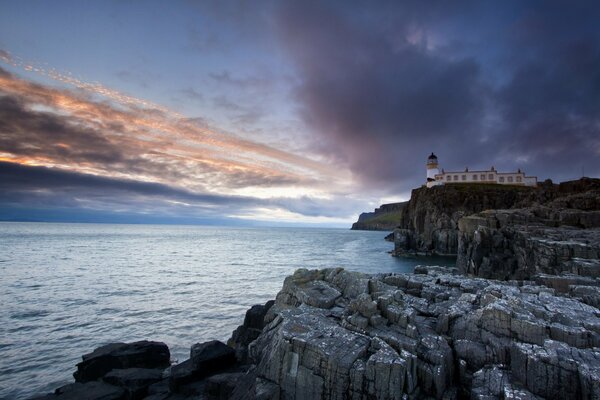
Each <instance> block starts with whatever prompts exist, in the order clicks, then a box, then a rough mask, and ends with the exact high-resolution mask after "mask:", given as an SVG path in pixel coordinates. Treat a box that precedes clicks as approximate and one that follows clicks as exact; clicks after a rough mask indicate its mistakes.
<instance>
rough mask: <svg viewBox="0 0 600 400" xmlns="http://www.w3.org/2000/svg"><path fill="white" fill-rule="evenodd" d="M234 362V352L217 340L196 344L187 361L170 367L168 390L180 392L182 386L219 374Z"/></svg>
mask: <svg viewBox="0 0 600 400" xmlns="http://www.w3.org/2000/svg"><path fill="white" fill-rule="evenodd" d="M235 362H236V358H235V350H233V349H232V348H231V347H229V346H227V345H226V344H224V343H222V342H219V341H218V340H212V341H210V342H205V343H196V344H195V345H193V346H192V348H191V350H190V358H189V359H188V360H185V361H183V362H181V363H179V364H177V365H173V366H172V367H171V372H170V376H169V389H170V390H171V391H173V392H177V391H180V390H181V388H182V387H183V386H184V385H188V384H190V383H191V382H195V381H199V380H200V379H202V378H205V377H207V376H211V375H214V374H216V373H218V372H221V371H223V370H225V369H227V368H229V367H232V366H233V365H234V364H235Z"/></svg>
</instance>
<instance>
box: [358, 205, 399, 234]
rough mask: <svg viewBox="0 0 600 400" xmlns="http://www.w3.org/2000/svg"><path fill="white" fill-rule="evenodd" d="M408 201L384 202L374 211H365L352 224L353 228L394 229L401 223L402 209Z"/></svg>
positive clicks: (369, 229) (363, 229)
mask: <svg viewBox="0 0 600 400" xmlns="http://www.w3.org/2000/svg"><path fill="white" fill-rule="evenodd" d="M407 203H408V202H407V201H405V202H401V203H389V204H382V205H381V206H379V207H378V208H376V209H375V210H374V211H373V212H364V213H362V214H360V215H359V216H358V221H356V222H355V223H353V224H352V228H350V229H352V230H362V231H393V230H394V229H395V228H397V227H398V226H399V224H400V216H401V213H402V209H403V208H404V206H405V205H406V204H407Z"/></svg>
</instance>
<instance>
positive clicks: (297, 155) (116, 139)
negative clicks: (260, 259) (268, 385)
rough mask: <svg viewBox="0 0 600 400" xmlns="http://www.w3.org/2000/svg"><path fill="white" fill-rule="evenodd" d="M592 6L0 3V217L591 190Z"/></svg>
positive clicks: (300, 206) (595, 153)
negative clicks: (514, 179)
mask: <svg viewBox="0 0 600 400" xmlns="http://www.w3.org/2000/svg"><path fill="white" fill-rule="evenodd" d="M598 21H600V3H598V2H595V1H575V2H564V1H551V0H548V1H501V2H491V1H489V2H488V1H453V2H446V1H431V2H423V1H378V2H367V1H310V0H308V1H250V2H249V1H169V2H164V1H155V2H153V1H134V0H130V1H126V0H123V1H115V0H107V1H90V2H81V1H52V2H49V1H33V0H32V1H16V0H15V1H10V0H9V1H2V2H0V220H32V221H78V222H134V223H144V222H147V223H193V224H195V223H197V224H216V225H239V224H248V225H282V226H283V225H319V226H340V227H344V226H345V227H348V226H349V224H350V223H351V222H352V221H354V220H355V219H356V217H357V216H358V214H359V213H360V212H363V211H369V210H372V209H373V208H375V207H377V206H378V205H379V204H382V203H387V202H395V201H404V200H407V199H408V198H410V191H411V189H413V188H416V187H419V186H420V185H422V184H423V183H424V180H425V162H426V159H427V156H428V155H429V154H430V153H431V152H435V153H436V155H437V156H438V158H439V162H440V166H441V167H443V168H445V169H446V170H463V169H464V168H465V167H469V168H471V169H487V168H490V167H491V166H495V167H496V169H497V170H500V171H514V170H517V168H520V169H521V170H523V171H525V172H526V173H527V175H533V176H537V177H538V180H544V179H547V178H550V179H552V180H553V181H555V182H558V181H564V180H571V179H577V178H579V177H581V176H582V175H586V176H592V177H598V176H599V175H600V28H598Z"/></svg>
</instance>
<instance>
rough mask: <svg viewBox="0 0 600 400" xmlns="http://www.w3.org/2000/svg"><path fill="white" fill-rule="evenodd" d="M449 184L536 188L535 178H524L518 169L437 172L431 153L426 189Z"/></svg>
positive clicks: (436, 165)
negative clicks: (512, 170)
mask: <svg viewBox="0 0 600 400" xmlns="http://www.w3.org/2000/svg"><path fill="white" fill-rule="evenodd" d="M449 183H497V184H499V185H518V186H536V185H537V177H535V176H525V172H523V171H521V170H520V169H519V170H517V172H498V171H496V169H495V168H494V167H492V168H491V169H490V170H488V171H469V168H465V170H464V171H462V172H446V171H444V169H443V168H442V172H440V170H439V166H438V159H437V157H436V155H435V154H433V153H431V155H430V156H429V158H427V187H433V186H438V185H446V184H449Z"/></svg>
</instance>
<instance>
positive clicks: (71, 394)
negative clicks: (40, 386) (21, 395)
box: [32, 382, 127, 400]
mask: <svg viewBox="0 0 600 400" xmlns="http://www.w3.org/2000/svg"><path fill="white" fill-rule="evenodd" d="M53 399H56V400H82V399H85V400H125V399H127V393H126V392H125V390H124V389H123V388H120V387H117V386H114V385H109V384H107V383H103V382H86V383H81V382H75V383H70V384H68V385H65V386H62V387H60V388H58V389H56V390H55V391H54V393H52V394H47V395H45V396H41V397H36V398H35V399H32V400H53Z"/></svg>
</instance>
